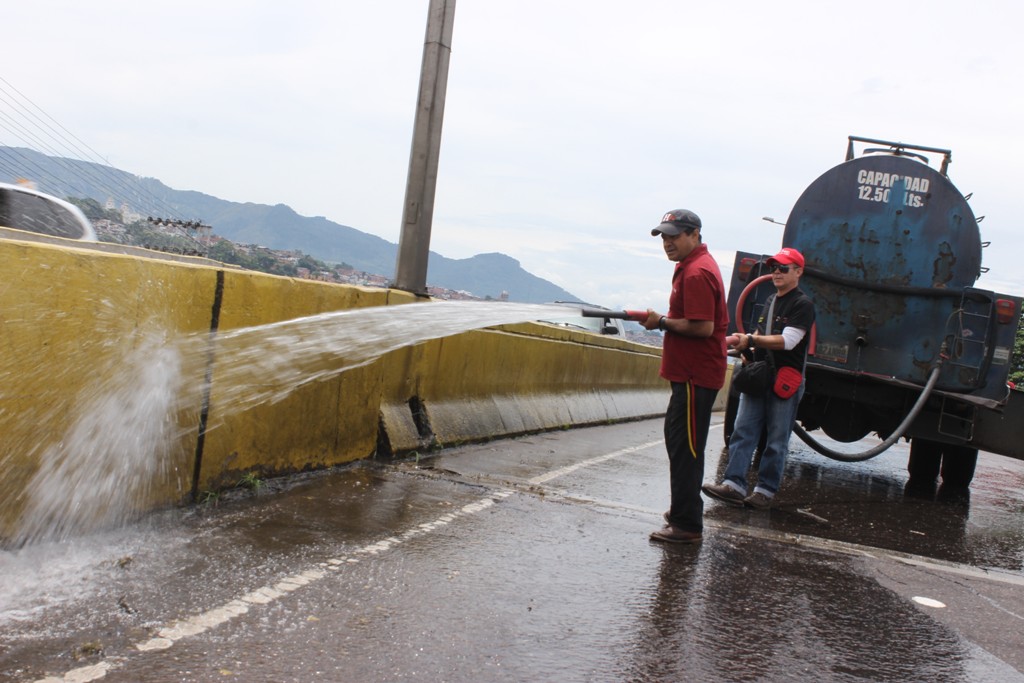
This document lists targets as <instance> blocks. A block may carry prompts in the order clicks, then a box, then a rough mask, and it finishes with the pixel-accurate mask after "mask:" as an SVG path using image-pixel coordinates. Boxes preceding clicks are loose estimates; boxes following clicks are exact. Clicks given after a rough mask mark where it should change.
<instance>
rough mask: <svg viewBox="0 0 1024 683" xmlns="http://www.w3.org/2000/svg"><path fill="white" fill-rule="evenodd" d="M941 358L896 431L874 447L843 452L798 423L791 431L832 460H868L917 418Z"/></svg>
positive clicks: (942, 354)
mask: <svg viewBox="0 0 1024 683" xmlns="http://www.w3.org/2000/svg"><path fill="white" fill-rule="evenodd" d="M943 358H945V353H940V354H939V361H938V362H937V363H936V364H935V367H934V368H933V369H932V374H930V375H929V376H928V382H927V383H926V384H925V385H924V389H923V390H922V391H921V395H920V396H919V397H918V398H917V402H916V403H914V407H913V408H911V409H910V412H909V413H907V416H906V417H905V418H903V422H901V423H900V426H899V427H897V428H896V431H894V432H893V433H892V434H891V435H890V436H889V438H888V439H886V440H885V441H883V442H882V443H880V444H878V445H877V446H875V447H874V448H870V449H868V450H866V451H863V452H862V453H843V452H841V451H834V450H832V449H831V448H829V447H828V446H825V445H823V444H821V443H820V442H819V441H816V440H815V439H814V438H813V437H812V436H811V435H810V434H808V433H807V431H806V430H805V429H804V428H803V427H801V426H800V425H798V424H794V425H793V431H794V432H796V435H797V436H799V437H800V440H801V441H803V442H804V443H805V444H807V445H808V446H810V447H811V448H813V449H814V450H816V451H817V452H819V453H821V454H822V455H824V456H825V457H827V458H832V459H833V460H839V461H841V462H864V461H865V460H870V459H871V458H873V457H875V456H876V455H880V454H881V453H882V452H884V451H885V450H887V449H888V448H889V447H890V446H892V445H893V444H894V443H896V442H897V441H899V440H900V438H901V437H902V436H903V434H904V433H905V432H906V431H907V429H908V428H909V427H910V425H911V423H913V422H914V420H915V419H916V418H917V416H918V414H919V413H920V412H921V409H922V408H924V404H925V401H927V400H928V397H929V396H930V395H931V393H932V389H934V388H935V383H936V382H938V381H939V371H940V370H941V369H942V361H943Z"/></svg>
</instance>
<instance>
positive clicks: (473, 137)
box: [0, 0, 1024, 306]
mask: <svg viewBox="0 0 1024 683" xmlns="http://www.w3.org/2000/svg"><path fill="white" fill-rule="evenodd" d="M427 7H428V2H427V0H392V1H390V2H386V3H350V2H340V3H339V2H328V1H326V0H324V1H316V0H300V1H299V2H297V3H293V4H292V5H288V6H286V5H282V4H280V3H271V2H266V1H254V2H242V1H241V0H225V1H224V2H217V3H200V2H198V0H182V1H178V2H173V3H172V2H168V1H167V0H155V1H153V2H147V3H143V4H139V3H129V2H126V1H124V0H118V1H114V0H97V1H96V2H92V3H88V4H81V3H74V2H70V1H55V2H48V3H15V4H14V5H12V6H11V7H7V8H5V23H6V24H7V25H8V26H17V27H19V29H18V30H17V31H10V32H8V34H7V35H6V36H5V52H6V53H7V54H8V55H12V56H13V58H9V59H8V60H7V62H6V63H5V74H6V75H5V76H4V77H5V78H6V79H7V80H8V81H10V82H11V83H13V84H14V85H16V86H17V87H18V88H19V89H20V90H22V91H24V92H25V93H26V94H27V95H28V96H29V97H31V99H32V100H33V101H35V102H36V103H37V104H39V105H40V106H41V107H42V109H43V110H44V111H46V112H47V113H48V114H50V115H52V116H53V117H54V118H55V119H56V120H58V121H60V123H61V124H62V125H63V126H65V127H66V128H67V129H68V130H69V131H71V132H73V133H74V135H76V136H77V137H79V138H80V139H82V140H84V141H85V142H87V143H88V145H89V146H90V147H91V148H92V149H95V150H97V151H98V152H99V154H101V155H102V156H103V157H104V158H106V159H108V160H109V161H110V163H112V164H114V165H116V166H118V167H119V168H122V169H124V170H127V171H130V172H132V173H136V174H138V175H142V176H149V177H155V178H159V179H160V180H162V181H164V182H166V183H167V184H169V185H171V186H173V187H176V188H179V189H194V190H199V191H202V192H205V193H208V194H213V195H216V196H219V197H223V198H225V199H229V200H233V201H252V202H260V203H267V204H277V203H285V204H288V205H290V206H292V207H293V208H294V209H295V210H297V211H298V212H300V213H302V214H305V215H323V216H326V217H328V218H330V219H331V220H334V221H336V222H339V223H343V224H346V225H350V226H353V227H355V228H357V229H360V230H364V231H366V232H370V233H373V234H377V235H379V236H381V237H384V238H385V239H388V240H390V241H393V242H397V241H398V237H399V231H400V221H401V215H402V204H403V201H404V192H405V181H406V174H407V168H408V161H409V149H410V142H411V136H412V123H413V117H414V113H415V106H416V95H417V89H418V79H419V70H420V61H421V56H422V51H423V38H424V34H425V27H426V16H427ZM1022 15H1024V9H1022V8H1021V7H1018V6H1016V5H1012V4H1007V3H1003V2H990V1H986V0H981V1H980V2H977V3H974V4H973V5H972V8H971V11H970V12H965V11H963V5H962V3H958V2H952V0H937V1H935V2H930V3H927V4H922V3H896V4H893V3H890V2H883V1H882V0H866V1H865V2H862V3H859V4H858V6H857V8H856V11H851V10H850V8H848V7H841V6H837V5H833V4H830V3H812V2H804V1H797V0H782V1H780V2H776V3H759V2H753V1H752V0H738V1H737V2H733V3H681V2H678V1H677V0H646V1H645V2H642V3H633V4H632V5H624V4H622V3H621V2H611V1H610V0H589V1H584V0H566V1H565V2H556V3H551V2H546V1H545V2H542V1H541V0H518V1H517V2H512V1H511V0H489V1H488V2H462V3H459V4H458V6H457V9H456V16H455V30H454V37H453V41H452V54H451V65H450V73H449V80H448V90H447V102H446V108H445V125H444V134H443V138H442V150H441V164H440V169H439V177H438V187H437V197H436V202H435V207H436V212H435V216H434V224H433V230H432V245H431V246H432V249H433V250H434V251H437V252H440V253H442V254H444V255H446V256H450V257H453V258H464V257H467V256H471V255H473V254H474V253H481V252H491V251H502V252H504V253H507V254H509V255H511V256H512V257H514V258H516V259H518V260H519V261H520V262H521V263H522V265H523V267H524V268H526V269H528V270H530V271H531V272H533V273H536V274H538V275H541V276H542V277H546V278H547V279H551V280H552V281H554V282H556V283H557V284H559V285H560V286H562V287H564V288H565V289H568V290H569V291H571V292H574V293H576V294H577V295H578V296H580V297H582V298H584V299H587V300H590V301H593V302H594V303H598V304H606V305H628V306H638V305H643V304H644V303H645V302H647V301H655V300H656V299H657V297H661V298H662V299H665V298H667V290H668V277H669V276H668V274H667V273H670V272H671V271H670V266H671V264H669V263H668V262H667V261H665V260H664V257H663V256H661V254H660V252H659V250H658V249H657V245H656V244H652V243H651V241H650V238H649V236H648V235H647V233H645V230H649V226H650V225H652V224H653V223H652V221H655V220H656V219H657V218H658V217H659V216H660V214H661V213H662V212H664V211H666V210H668V209H671V208H677V207H686V208H690V209H692V210H694V211H696V212H697V213H698V214H700V215H701V217H702V218H703V219H704V222H705V225H706V227H707V231H706V235H705V239H706V241H707V242H708V244H709V245H710V246H711V248H712V249H713V250H714V252H715V254H716V255H720V261H721V262H722V266H723V269H726V268H728V267H729V266H730V265H731V256H730V254H732V253H733V251H735V250H738V249H742V250H748V251H762V252H771V251H774V250H775V249H777V248H778V246H779V244H780V240H781V236H782V232H781V229H780V228H777V227H776V226H772V225H770V224H768V223H764V222H762V221H761V220H760V219H761V217H762V216H765V215H769V216H773V217H775V218H776V219H778V220H785V218H786V216H787V215H788V212H789V210H790V208H791V207H792V205H793V203H794V202H795V201H796V199H797V198H798V197H799V195H800V193H801V192H802V191H803V188H805V187H806V186H807V185H808V184H810V183H811V182H812V181H813V180H814V179H815V178H816V177H817V176H819V175H820V174H821V173H823V172H825V171H826V170H827V169H828V168H830V167H831V166H833V165H836V164H838V163H841V162H842V160H843V158H844V153H845V147H846V137H847V136H848V135H851V134H852V135H864V136H868V137H877V138H884V139H893V140H901V141H904V142H911V143H917V144H923V145H928V146H935V147H944V148H951V149H953V151H954V155H953V165H952V166H951V168H950V174H951V177H952V178H953V180H954V182H955V183H956V184H957V186H958V187H960V188H961V189H963V190H964V191H965V192H972V191H973V192H975V197H974V199H973V200H972V205H973V206H974V209H975V211H976V213H978V214H979V215H983V214H987V219H986V221H985V223H984V224H983V225H982V228H983V234H984V235H985V237H984V238H985V239H991V240H992V242H993V244H994V247H993V248H991V249H989V250H987V251H986V253H985V265H987V266H989V267H990V268H991V273H990V274H989V275H988V276H986V279H987V280H989V279H990V281H998V282H1000V283H1005V284H1006V285H1013V286H1014V287H1015V290H1016V291H1020V290H1021V289H1024V288H1022V287H1021V284H1024V278H1022V277H1021V276H1018V275H1017V273H1018V270H1019V269H1018V268H1017V267H1016V263H1015V261H1014V260H1012V259H1013V254H1014V252H1015V249H1014V247H1015V245H1016V243H1017V241H1018V238H1017V237H1016V234H1015V226H1014V225H1013V222H1014V221H1015V218H1016V216H1019V215H1022V214H1024V206H1022V204H1024V200H1022V199H1020V195H1019V192H1018V191H1017V188H1016V174H1015V172H1014V168H1015V162H1016V160H1017V159H1019V158H1020V157H1021V156H1022V154H1024V142H1022V138H1021V136H1020V135H1019V132H1018V126H1019V118H1020V112H1021V111H1022V109H1024V107H1022V104H1024V92H1022V91H1020V89H1018V88H1015V87H1013V84H1014V83H1016V82H1017V80H1019V70H1020V64H1022V63H1024V47H1022V44H1021V42H1020V41H1019V39H1018V37H1017V35H1016V32H1017V29H1016V27H1017V26H1018V25H1019V23H1020V22H1019V20H1020V19H1021V18H1022ZM44 16H45V21H44V20H43V17H44ZM0 141H2V142H4V143H6V144H11V143H12V142H13V141H11V140H9V139H3V138H2V137H0ZM214 227H216V226H214Z"/></svg>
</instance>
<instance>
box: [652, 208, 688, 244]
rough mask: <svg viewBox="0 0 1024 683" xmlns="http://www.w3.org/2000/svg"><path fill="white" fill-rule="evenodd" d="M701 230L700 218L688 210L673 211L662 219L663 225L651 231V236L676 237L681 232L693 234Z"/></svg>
mask: <svg viewBox="0 0 1024 683" xmlns="http://www.w3.org/2000/svg"><path fill="white" fill-rule="evenodd" d="M699 228H700V216H698V215H697V214H695V213H694V212H693V211H690V210H688V209H673V210H672V211H669V212H668V213H666V214H665V215H664V216H662V217H661V225H659V226H658V227H656V228H654V229H653V230H651V234H652V235H654V236H655V237H657V236H658V235H668V236H669V237H675V236H676V235H678V234H679V233H681V232H685V233H691V232H693V231H694V230H697V229H699Z"/></svg>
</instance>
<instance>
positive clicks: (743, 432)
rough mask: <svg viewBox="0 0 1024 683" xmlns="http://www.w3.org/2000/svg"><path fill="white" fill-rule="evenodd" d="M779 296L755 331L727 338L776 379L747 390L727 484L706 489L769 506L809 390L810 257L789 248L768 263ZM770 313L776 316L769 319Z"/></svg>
mask: <svg viewBox="0 0 1024 683" xmlns="http://www.w3.org/2000/svg"><path fill="white" fill-rule="evenodd" d="M767 265H768V267H769V269H770V270H771V273H772V282H773V283H774V285H775V294H774V295H772V296H770V297H768V301H766V302H765V308H764V310H765V313H764V314H762V317H761V319H760V320H759V321H758V326H757V330H756V332H755V333H754V334H746V335H731V336H729V337H726V343H727V344H728V345H729V347H730V348H734V349H737V350H739V351H746V350H752V351H753V352H754V358H755V360H766V359H767V360H768V361H769V362H771V363H772V364H773V365H774V366H775V370H776V381H775V382H774V385H773V386H770V387H768V389H767V390H766V391H765V392H764V394H742V395H741V396H740V406H739V411H738V413H737V415H736V425H735V427H734V428H733V432H732V436H731V438H730V439H729V464H728V466H727V467H726V470H725V478H724V479H723V480H722V483H721V484H709V485H706V486H703V487H702V490H703V491H704V493H705V494H707V495H709V496H711V497H712V498H715V499H717V500H720V501H723V502H725V503H729V504H731V505H738V506H744V505H745V506H749V507H753V508H758V509H767V508H770V507H771V505H772V499H773V498H774V497H775V494H776V493H777V492H778V490H779V487H780V486H781V485H782V472H783V468H784V467H785V464H786V455H787V454H788V452H789V438H790V435H791V433H792V431H793V423H794V422H795V420H796V410H797V407H798V406H799V404H800V398H801V397H802V396H803V393H804V382H803V372H804V365H805V363H806V360H807V348H808V344H809V342H810V340H811V328H812V327H813V326H814V316H815V312H814V302H812V301H811V300H810V298H808V296H807V295H806V294H804V293H803V291H801V290H800V287H799V285H800V276H801V275H803V272H804V257H803V255H802V254H801V253H800V252H799V251H797V250H796V249H791V248H786V249H783V250H781V251H780V252H779V253H778V254H776V255H775V256H773V257H771V258H770V259H768V261H767ZM769 316H770V318H771V319H770V320H767V319H766V318H767V317H769ZM766 427H767V435H768V437H767V440H766V441H765V446H764V450H763V451H762V452H761V464H760V466H759V467H758V473H757V486H755V488H754V491H753V493H751V494H750V495H747V490H748V486H749V485H748V483H747V471H748V470H749V469H750V462H751V459H752V458H753V456H754V450H755V449H756V448H757V445H758V441H759V440H760V438H761V430H762V429H764V428H766Z"/></svg>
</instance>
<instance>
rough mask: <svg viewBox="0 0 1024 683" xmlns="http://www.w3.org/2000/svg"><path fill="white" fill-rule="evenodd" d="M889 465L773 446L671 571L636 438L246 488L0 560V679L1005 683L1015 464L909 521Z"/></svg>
mask: <svg viewBox="0 0 1024 683" xmlns="http://www.w3.org/2000/svg"><path fill="white" fill-rule="evenodd" d="M720 421H721V415H716V416H715V421H714V425H713V427H712V433H711V439H710V443H709V446H708V451H707V452H708V466H707V472H706V480H707V481H709V482H710V481H716V480H717V479H718V476H719V473H720V472H721V470H722V469H724V462H723V461H722V459H721V458H720V453H721V450H722V433H721V424H720ZM906 455H907V449H906V447H905V446H903V445H900V446H897V447H894V448H893V449H891V450H890V451H889V452H887V453H885V454H883V455H882V456H879V457H878V458H875V459H873V460H870V461H868V462H865V463H856V464H844V463H837V462H833V461H830V460H826V459H824V458H823V457H821V456H819V455H817V454H814V453H812V452H811V451H809V450H808V449H807V448H806V447H805V446H804V445H803V444H802V443H801V442H799V441H798V440H797V439H796V438H794V440H793V442H792V453H791V457H790V460H789V463H788V465H787V469H786V478H785V482H784V486H783V489H782V491H781V492H780V494H779V497H778V499H777V506H776V508H774V509H772V510H771V511H753V510H746V509H737V508H732V507H728V506H725V505H722V504H720V503H717V502H714V501H710V500H708V501H706V503H705V519H706V528H705V537H704V542H703V543H702V544H700V545H697V546H666V545H663V544H659V543H655V542H652V541H651V540H650V539H649V537H648V535H649V533H650V532H651V531H652V530H654V529H656V528H658V527H659V526H660V525H661V524H662V519H661V514H662V512H664V510H665V509H666V508H667V505H668V481H667V460H666V456H665V452H664V446H663V443H662V440H661V422H660V420H647V421H642V422H631V423H624V424H618V425H608V426H601V427H592V428H586V429H574V430H567V431H560V432H551V433H544V434H536V435H531V436H526V437H522V438H518V439H510V440H501V441H494V442H490V443H485V444H477V445H469V446H464V447H460V448H452V449H447V450H444V451H441V452H440V453H439V454H436V455H434V456H431V457H420V458H418V459H417V458H413V459H410V460H405V461H400V462H368V463H360V464H356V465H353V466H350V467H346V468H342V469H338V470H334V471H331V472H322V473H312V474H307V475H303V476H298V477H292V478H289V479H288V480H279V481H272V482H265V483H264V485H263V486H262V487H260V488H258V489H256V490H249V491H239V492H235V493H234V494H230V495H224V496H222V497H221V498H220V499H217V500H211V501H207V502H206V503H205V504H203V505H200V506H197V507H194V508H189V509H183V510H172V511H168V512H166V513H161V514H157V515H151V516H149V517H147V518H146V519H144V520H140V521H139V522H138V523H136V524H134V525H132V526H131V527H129V528H124V529H118V530H111V531H108V532H104V533H100V534H95V535H92V536H88V537H83V538H78V539H75V540H73V541H69V542H65V543H59V544H57V543H55V544H40V545H35V546H30V547H25V548H21V549H18V550H7V551H2V552H0V577H2V578H0V589H2V590H0V595H2V597H0V681H40V680H46V681H90V680H104V681H133V682H137V683H156V682H158V681H160V682H162V681H230V680H239V681H246V682H249V681H267V682H283V681H451V682H462V681H559V682H563V681H569V682H571V681H588V682H589V681H706V680H716V681H796V680H800V681H806V680H815V681H865V680H866V681H928V682H929V683H931V682H935V681H993V682H995V681H999V682H1000V683H1002V682H1006V681H1024V637H1022V636H1021V633H1022V632H1024V623H1022V622H1024V463H1022V462H1019V461H1014V460H1008V459H1006V458H1001V457H997V456H991V455H988V454H982V456H981V459H980V461H979V465H978V472H977V475H976V478H975V483H974V486H973V488H972V491H971V493H970V495H969V496H968V497H965V496H945V495H943V493H942V492H940V491H936V492H934V493H933V494H932V493H930V494H928V495H924V496H921V495H915V496H910V495H907V494H905V493H904V490H903V487H904V484H905V481H906V472H905V467H906Z"/></svg>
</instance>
